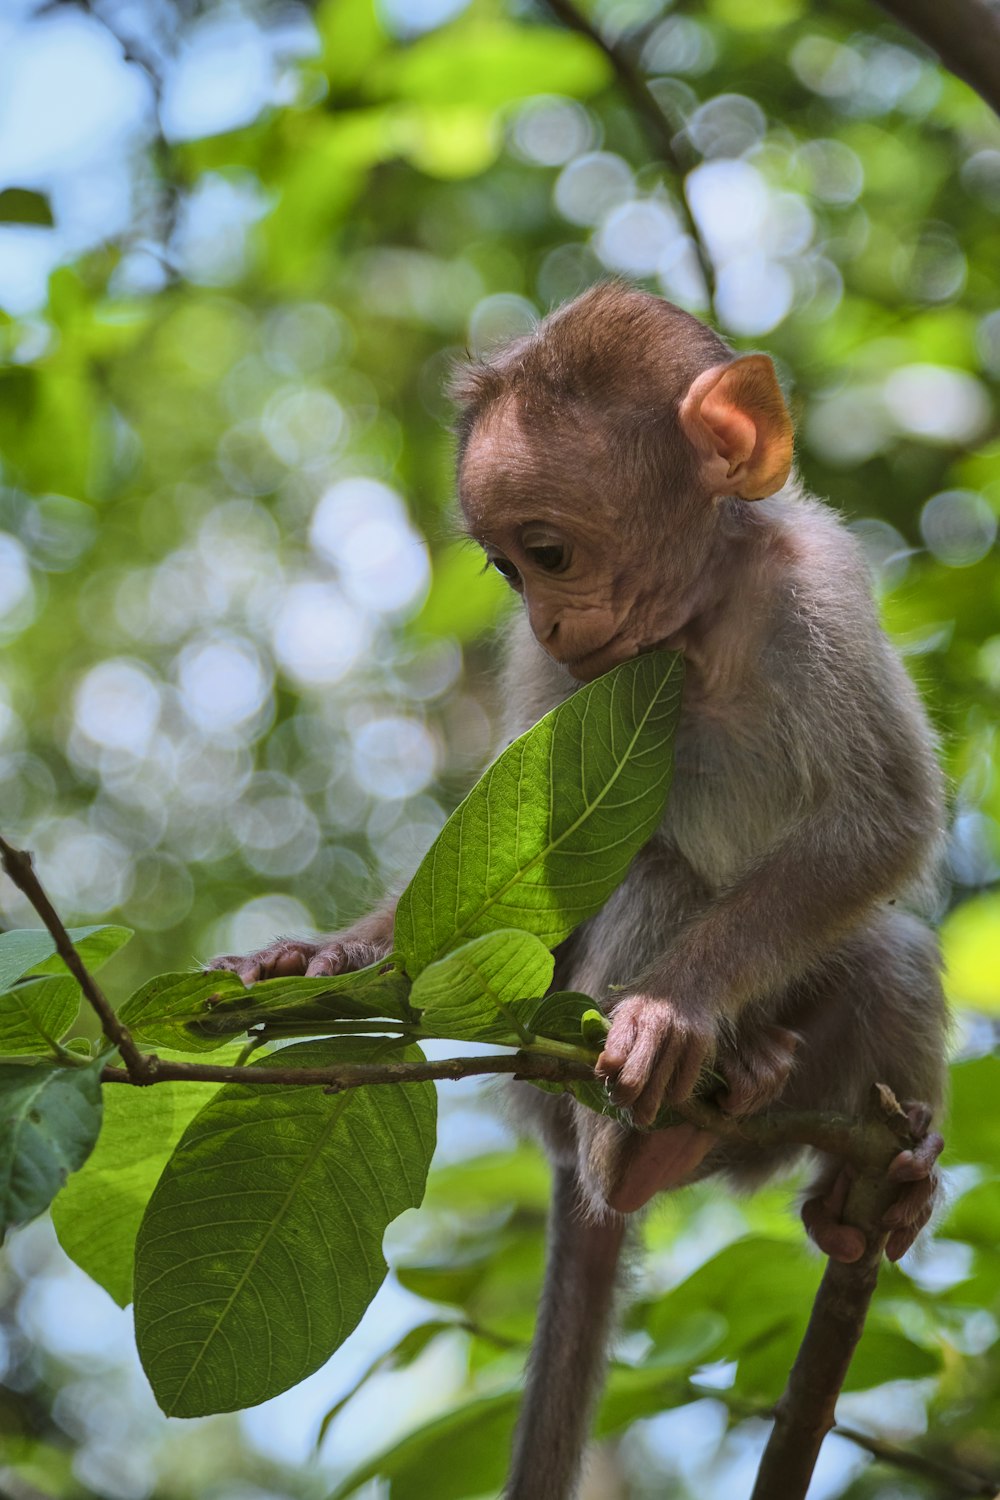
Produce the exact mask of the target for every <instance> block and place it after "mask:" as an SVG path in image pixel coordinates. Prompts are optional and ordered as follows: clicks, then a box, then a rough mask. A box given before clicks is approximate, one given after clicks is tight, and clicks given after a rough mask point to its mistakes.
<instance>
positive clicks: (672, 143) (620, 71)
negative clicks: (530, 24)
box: [547, 0, 715, 307]
mask: <svg viewBox="0 0 1000 1500" xmlns="http://www.w3.org/2000/svg"><path fill="white" fill-rule="evenodd" d="M547 4H548V7H549V10H550V11H551V12H552V14H553V15H554V16H555V17H556V19H557V20H558V21H561V22H562V24H563V26H565V27H566V29H567V31H575V32H577V33H578V34H579V35H580V36H585V37H587V38H588V40H589V41H591V42H593V44H594V46H595V47H598V48H599V49H600V50H601V52H603V53H604V56H605V57H606V58H607V59H608V62H609V63H610V64H611V66H612V68H614V70H615V76H616V77H617V79H618V82H619V85H620V86H621V89H622V92H623V93H624V94H626V95H627V96H628V98H629V100H630V102H631V104H632V107H633V108H634V110H635V112H636V114H637V115H638V116H639V118H640V119H641V120H642V122H643V125H644V126H645V127H646V134H647V135H648V136H649V138H650V140H651V141H652V143H653V148H654V150H656V151H657V152H658V153H659V155H660V156H661V157H662V159H663V161H664V162H665V163H666V165H667V166H668V167H669V168H670V170H671V172H672V173H673V174H674V176H675V177H676V178H677V181H678V192H677V198H678V202H679V205H680V210H681V213H682V214H683V216H684V222H685V224H686V226H687V231H688V234H689V236H690V238H691V240H692V243H693V244H694V248H695V253H696V255H697V256H698V264H699V266H700V267H701V274H702V276H703V277H704V278H705V291H706V293H707V294H708V302H709V306H710V307H711V306H713V305H714V302H715V267H714V266H713V264H712V257H711V256H710V255H709V253H708V248H707V246H706V245H705V242H704V240H703V239H702V237H701V230H700V229H699V228H698V224H697V221H696V219H695V217H694V214H693V213H692V212H691V205H690V204H689V203H688V201H687V195H686V194H685V191H684V177H685V173H686V167H685V163H684V162H682V160H681V158H680V155H679V154H678V151H677V146H676V132H675V131H674V129H673V127H672V125H671V123H670V121H669V120H668V119H667V116H666V115H665V114H664V112H663V110H662V109H661V107H660V105H659V103H658V101H657V98H656V95H655V94H654V93H653V91H652V89H651V88H650V87H649V84H648V83H647V82H646V79H645V78H644V77H643V74H642V71H641V69H639V68H638V67H637V66H636V64H635V63H634V62H633V61H632V59H631V57H630V56H629V54H628V52H627V51H626V50H625V48H624V47H622V46H621V45H620V43H618V42H610V41H608V39H607V37H605V36H604V35H603V34H602V33H601V31H600V30H599V29H598V28H597V26H595V25H594V24H593V22H591V21H589V20H588V19H587V17H586V16H585V15H583V14H582V13H581V12H580V11H579V10H577V8H576V5H575V4H574V3H573V0H547Z"/></svg>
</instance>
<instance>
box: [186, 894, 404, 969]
mask: <svg viewBox="0 0 1000 1500" xmlns="http://www.w3.org/2000/svg"><path fill="white" fill-rule="evenodd" d="M395 919H396V903H395V901H388V902H386V903H385V904H384V905H383V906H380V907H378V908H377V909H376V910H375V911H373V912H371V913H370V914H369V915H368V916H367V917H362V918H361V919H360V920H359V921H357V922H355V923H354V925H353V926H352V927H349V928H348V929H347V930H346V931H345V932H340V933H334V934H333V935H332V936H330V937H319V938H315V939H312V940H309V939H305V938H276V939H275V941H274V942H273V943H269V944H268V946H267V947H266V948H261V949H259V950H258V951H257V952H256V953H232V954H223V955H221V956H220V957H219V958H213V959H212V961H211V963H210V964H209V965H208V967H209V968H210V969H228V970H229V971H230V972H231V973H233V974H238V975H239V977H240V979H242V980H243V983H244V984H256V983H257V981H258V980H259V979H278V978H282V979H284V978H289V977H292V976H295V975H300V974H304V975H306V976H308V977H312V976H313V975H316V976H321V975H324V974H347V973H350V972H352V971H353V970H355V969H364V968H366V967H367V966H368V965H369V964H374V963H377V962H378V961H379V959H380V958H385V957H386V956H387V954H389V953H390V952H391V951H392V929H393V923H394V921H395Z"/></svg>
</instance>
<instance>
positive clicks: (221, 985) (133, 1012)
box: [118, 970, 248, 1052]
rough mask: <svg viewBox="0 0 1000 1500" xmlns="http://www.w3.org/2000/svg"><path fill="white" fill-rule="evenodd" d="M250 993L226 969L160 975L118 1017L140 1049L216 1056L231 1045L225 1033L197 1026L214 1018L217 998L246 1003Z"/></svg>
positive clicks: (130, 998) (127, 1001)
mask: <svg viewBox="0 0 1000 1500" xmlns="http://www.w3.org/2000/svg"><path fill="white" fill-rule="evenodd" d="M247 993H248V992H247V988H246V986H245V985H244V983H243V981H242V979H239V978H237V976H236V975H235V974H230V973H227V972H226V971H225V970H211V971H207V972H202V973H198V974H192V973H190V972H186V973H183V974H158V975H157V976H156V978H155V979H150V980H147V982H146V983H145V984H144V985H142V986H141V988H140V989H138V990H136V992H135V994H134V995H130V996H129V998H128V999H127V1000H126V1001H125V1004H124V1005H123V1006H122V1008H121V1010H120V1011H119V1012H118V1014H119V1016H120V1018H121V1020H122V1021H124V1023H125V1025H126V1026H127V1027H128V1029H129V1031H130V1032H131V1033H132V1038H133V1040H134V1041H136V1042H138V1044H139V1046H140V1047H173V1048H175V1049H176V1050H177V1051H179V1052H212V1051H213V1050H214V1049H215V1048H216V1047H222V1046H223V1045H224V1044H225V1043H226V1041H227V1040H228V1037H227V1036H226V1034H225V1033H224V1032H217V1033H212V1032H208V1031H193V1030H191V1026H192V1023H194V1022H197V1021H200V1020H202V1019H204V1018H205V1017H211V1016H212V1015H213V1014H214V1011H215V1001H216V999H218V1000H219V1001H225V1000H232V1001H233V1002H234V1003H236V1002H239V1001H243V1002H244V1003H245V1001H246V997H247ZM210 1002H211V1003H210ZM241 1029H244V1028H241Z"/></svg>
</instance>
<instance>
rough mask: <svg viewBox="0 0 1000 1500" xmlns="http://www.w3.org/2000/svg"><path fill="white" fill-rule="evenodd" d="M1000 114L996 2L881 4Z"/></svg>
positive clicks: (901, 0) (999, 11)
mask: <svg viewBox="0 0 1000 1500" xmlns="http://www.w3.org/2000/svg"><path fill="white" fill-rule="evenodd" d="M875 3H876V4H877V5H879V6H881V8H882V10H885V11H888V13H889V15H891V16H892V17H893V19H894V20H896V21H898V23H899V24H900V26H903V27H905V28H906V29H907V30H908V31H911V32H912V33H913V35H914V36H915V37H918V38H919V40H920V41H922V42H924V43H925V44H926V45H927V46H928V47H930V49H931V51H932V52H936V53H937V55H938V57H939V58H940V59H941V61H942V62H943V63H944V65H945V67H946V68H947V69H948V71H949V72H950V73H954V74H955V76H956V78H961V79H962V80H963V81H964V82H965V83H967V84H968V85H969V86H970V88H973V89H975V91H976V93H977V94H978V95H979V97H980V98H981V99H984V100H985V101H986V103H987V104H988V105H989V106H990V108H991V109H992V110H994V111H995V112H996V113H997V114H1000V7H998V6H997V5H995V4H991V3H990V0H950V3H947V4H946V3H944V0H875Z"/></svg>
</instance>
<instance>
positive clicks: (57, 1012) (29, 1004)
mask: <svg viewBox="0 0 1000 1500" xmlns="http://www.w3.org/2000/svg"><path fill="white" fill-rule="evenodd" d="M79 1009H80V986H79V985H78V984H77V982H76V980H75V979H69V978H67V979H29V980H27V981H26V982H25V983H23V984H18V985H15V987H14V988H13V989H12V990H10V991H8V993H7V994H6V995H0V1055H2V1056H5V1057H16V1056H18V1055H19V1054H22V1053H34V1054H38V1053H40V1052H52V1051H54V1050H55V1045H56V1043H57V1042H58V1041H59V1039H60V1037H61V1036H62V1035H63V1033H64V1032H65V1031H66V1030H67V1028H68V1027H70V1026H71V1025H72V1024H73V1021H74V1020H75V1019H76V1013H77V1011H78V1010H79Z"/></svg>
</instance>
